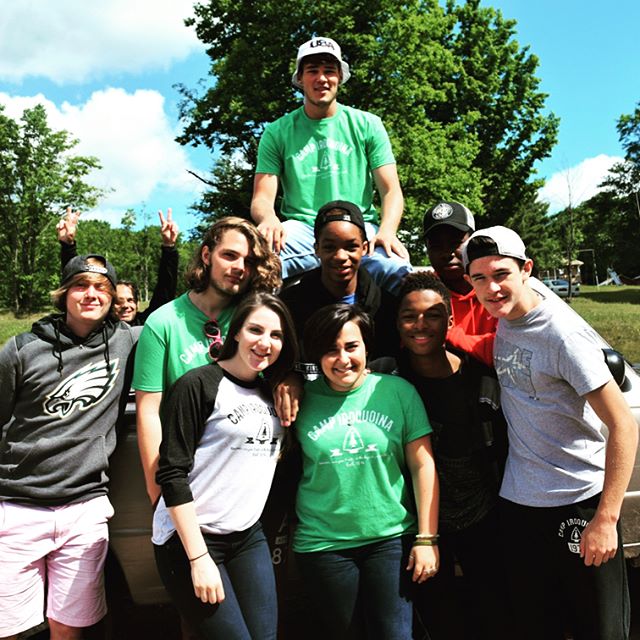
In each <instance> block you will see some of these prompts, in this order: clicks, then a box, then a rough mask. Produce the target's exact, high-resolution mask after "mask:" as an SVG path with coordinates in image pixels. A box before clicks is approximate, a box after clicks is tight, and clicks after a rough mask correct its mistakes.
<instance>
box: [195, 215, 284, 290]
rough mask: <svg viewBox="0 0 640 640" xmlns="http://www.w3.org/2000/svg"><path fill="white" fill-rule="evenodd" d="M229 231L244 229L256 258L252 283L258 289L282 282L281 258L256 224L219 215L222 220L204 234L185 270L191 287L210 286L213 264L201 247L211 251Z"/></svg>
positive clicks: (269, 288) (200, 288) (205, 287)
mask: <svg viewBox="0 0 640 640" xmlns="http://www.w3.org/2000/svg"><path fill="white" fill-rule="evenodd" d="M227 231H237V232H239V233H241V234H242V235H243V236H244V237H245V238H246V239H247V242H248V243H249V251H250V252H251V254H252V256H253V258H254V260H255V265H254V267H253V268H252V272H251V276H250V278H251V280H250V283H249V286H250V287H251V288H252V289H254V290H258V291H274V290H275V289H277V288H278V287H279V286H280V285H281V284H282V278H281V277H280V275H281V273H282V267H281V266H280V259H279V258H278V256H277V255H276V254H275V253H273V251H271V248H270V247H269V245H268V244H267V241H266V240H265V239H264V237H263V236H262V234H261V233H260V232H259V231H258V229H257V227H256V226H255V225H254V224H252V223H251V222H249V221H248V220H245V219H244V218H239V217H236V216H228V217H225V218H220V220H218V221H217V222H215V223H214V224H213V225H211V227H210V228H209V230H208V231H207V233H206V234H205V236H204V238H203V239H202V242H201V243H200V246H199V247H198V249H197V251H196V252H195V253H194V255H193V258H192V260H191V264H190V265H189V269H188V270H187V272H186V274H185V278H186V281H187V286H188V287H189V289H192V290H193V291H196V292H198V293H200V292H202V291H206V289H207V287H208V286H209V271H210V268H211V267H210V266H209V265H206V264H204V262H203V260H202V250H203V249H204V247H207V248H208V249H209V250H210V251H213V249H214V248H215V246H216V245H217V244H218V243H219V242H220V241H221V240H222V237H223V235H224V234H225V233H226V232H227Z"/></svg>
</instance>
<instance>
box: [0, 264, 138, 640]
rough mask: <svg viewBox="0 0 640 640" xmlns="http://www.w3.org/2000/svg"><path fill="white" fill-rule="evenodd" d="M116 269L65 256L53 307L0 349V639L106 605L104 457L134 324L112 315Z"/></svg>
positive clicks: (94, 614) (89, 614) (61, 633)
mask: <svg viewBox="0 0 640 640" xmlns="http://www.w3.org/2000/svg"><path fill="white" fill-rule="evenodd" d="M116 281H117V278H116V273H115V270H114V268H113V267H112V266H111V264H110V263H109V262H107V261H106V259H105V258H104V257H102V256H99V255H88V256H76V257H75V258H72V259H71V260H70V261H69V262H68V263H67V265H66V266H65V268H64V271H63V274H62V282H61V285H60V287H59V288H58V289H56V290H55V291H54V292H53V294H52V299H53V302H54V304H55V306H56V307H57V308H58V309H59V311H60V313H55V314H53V315H49V316H47V317H45V318H43V319H42V320H39V321H38V322H36V323H35V324H34V325H33V327H32V329H31V331H29V332H26V333H22V334H20V335H17V336H15V337H13V338H11V339H9V340H8V342H7V343H6V344H5V346H4V347H3V349H2V351H0V386H1V388H2V397H1V398H0V514H1V515H0V520H1V521H2V532H1V534H0V637H2V638H16V637H17V635H18V634H20V633H21V632H23V631H26V630H27V629H30V628H32V627H35V626H37V625H39V624H40V623H41V622H42V621H43V612H45V614H46V616H47V618H48V621H49V629H50V634H51V639H52V640H62V639H64V640H68V639H73V640H76V639H79V638H81V637H82V628H84V627H89V626H91V625H93V624H95V623H97V622H98V621H99V620H100V619H102V617H103V616H104V615H105V613H106V611H107V606H106V599H105V593H104V584H103V577H102V571H103V566H104V561H105V556H106V554H107V546H108V540H109V533H108V529H107V520H109V518H110V517H111V516H112V515H113V507H112V506H111V504H110V502H109V499H108V497H107V492H108V486H107V485H108V460H109V456H110V455H111V454H112V453H113V451H114V448H115V445H116V423H117V421H118V419H119V416H120V414H121V411H122V410H123V409H124V404H125V400H126V392H127V391H128V389H129V384H128V382H129V380H128V379H127V375H126V373H127V372H128V370H129V367H128V366H127V361H128V358H129V355H130V352H131V350H132V348H133V346H134V344H135V341H136V337H137V334H138V331H139V330H138V329H136V328H135V327H130V326H129V325H128V324H127V323H125V322H122V321H120V320H117V319H112V317H111V311H112V307H113V304H114V300H115V296H116Z"/></svg>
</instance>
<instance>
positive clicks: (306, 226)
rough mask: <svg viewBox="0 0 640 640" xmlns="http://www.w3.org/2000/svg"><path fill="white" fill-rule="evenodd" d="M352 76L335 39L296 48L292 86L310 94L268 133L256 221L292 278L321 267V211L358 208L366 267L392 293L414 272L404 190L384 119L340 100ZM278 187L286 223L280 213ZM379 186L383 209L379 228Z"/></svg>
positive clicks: (254, 205) (262, 154)
mask: <svg viewBox="0 0 640 640" xmlns="http://www.w3.org/2000/svg"><path fill="white" fill-rule="evenodd" d="M349 77H350V72H349V65H348V64H347V63H346V62H345V61H344V60H343V59H342V52H341V50H340V47H339V45H338V43H337V42H335V41H334V40H332V39H331V38H320V37H316V38H312V39H311V40H309V41H308V42H305V43H304V44H303V45H302V46H301V47H300V48H299V49H298V56H297V59H296V70H295V72H294V74H293V77H292V79H291V80H292V83H293V85H294V86H295V87H296V88H297V89H300V90H301V91H302V93H303V94H304V104H303V106H302V107H300V108H298V109H296V110H295V111H292V112H291V113H288V114H286V115H284V116H283V117H281V118H279V119H278V120H276V121H275V122H272V123H271V124H270V125H268V126H267V127H266V129H265V131H264V134H263V136H262V139H261V140H260V146H259V148H258V163H257V166H256V175H255V182H254V190H253V198H252V201H251V216H252V218H253V220H254V221H255V222H256V224H257V225H258V229H259V230H260V232H261V233H262V234H263V235H264V236H265V238H266V239H267V241H268V242H269V243H270V245H271V246H272V247H273V249H274V251H275V252H276V253H279V254H280V259H281V261H282V270H283V274H282V275H283V278H287V277H289V276H292V275H295V274H296V273H300V272H302V271H308V270H309V269H313V268H315V267H317V266H318V260H317V258H316V256H315V253H314V249H313V244H314V238H313V223H314V220H315V216H316V214H317V212H318V210H319V209H320V207H321V206H322V205H323V204H325V203H326V202H329V201H331V200H348V201H350V202H353V203H354V204H356V205H357V206H358V207H359V208H360V210H361V211H362V212H363V213H364V218H365V220H366V222H367V235H368V237H369V244H370V249H369V255H368V256H367V257H366V258H365V259H364V261H363V266H364V267H365V268H367V270H368V271H369V272H370V273H371V275H372V276H373V277H374V279H375V280H376V281H377V282H378V284H380V285H381V286H383V287H384V288H385V289H388V290H391V291H392V290H393V289H394V288H396V287H397V286H398V285H399V282H400V280H401V279H402V277H403V276H404V275H405V273H407V272H408V271H410V270H411V267H410V265H409V263H408V259H409V254H408V252H407V250H406V249H405V247H404V246H403V245H402V243H401V242H400V241H399V240H398V238H397V236H396V232H397V229H398V226H399V224H400V219H401V217H402V209H403V206H404V201H403V196H402V189H401V188H400V182H399V180H398V173H397V171H396V164H395V158H394V156H393V152H392V150H391V144H390V142H389V137H388V135H387V132H386V131H385V128H384V125H383V124H382V121H381V120H380V118H379V117H377V116H375V115H373V114H371V113H368V112H366V111H360V110H358V109H354V108H352V107H347V106H345V105H342V104H339V103H338V101H337V94H338V87H339V85H341V84H344V83H345V82H347V80H348V79H349ZM278 185H280V186H281V187H282V192H283V198H282V205H281V210H280V214H281V217H282V218H284V222H281V221H280V219H279V218H278V215H277V214H276V210H275V201H276V195H277V193H278ZM374 186H375V188H376V189H377V190H378V193H379V195H380V200H381V204H382V207H381V212H380V226H379V227H378V226H377V222H378V214H377V212H376V210H375V208H374V207H373V204H372V203H373V190H374ZM376 247H378V248H377V249H376Z"/></svg>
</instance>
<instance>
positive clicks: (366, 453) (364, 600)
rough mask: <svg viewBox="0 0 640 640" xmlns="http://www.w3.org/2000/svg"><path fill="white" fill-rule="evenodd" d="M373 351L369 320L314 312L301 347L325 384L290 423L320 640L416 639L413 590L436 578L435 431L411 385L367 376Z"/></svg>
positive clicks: (300, 548) (302, 561)
mask: <svg viewBox="0 0 640 640" xmlns="http://www.w3.org/2000/svg"><path fill="white" fill-rule="evenodd" d="M372 339H373V325H372V322H371V319H370V318H369V316H367V314H365V313H363V312H362V311H361V310H360V309H359V308H358V307H357V305H356V306H351V305H347V304H335V305H330V306H327V307H324V308H322V309H320V310H319V311H317V312H316V313H315V314H314V315H313V316H312V317H311V318H310V319H309V322H308V323H307V327H306V329H305V336H304V347H305V353H306V355H307V357H310V358H311V359H312V360H313V361H314V362H315V363H316V364H318V365H319V367H320V368H321V370H322V374H323V376H322V377H321V378H318V379H317V380H314V381H313V382H310V383H308V384H307V385H306V387H305V395H304V399H303V402H302V405H301V408H300V413H299V415H298V419H297V420H296V423H295V434H296V436H297V440H298V441H299V443H300V446H301V450H302V458H303V465H302V466H303V475H302V478H301V480H300V483H299V486H298V493H297V498H296V511H297V514H298V519H299V523H298V526H297V529H296V532H295V534H294V543H293V548H294V551H295V552H296V559H297V561H298V565H299V567H300V570H301V573H302V577H303V579H304V584H305V585H306V587H307V589H308V591H309V594H310V596H311V602H312V603H313V604H314V608H315V613H316V615H317V616H318V618H319V619H320V621H321V623H322V626H323V632H324V634H325V635H324V637H327V638H335V639H336V640H338V639H341V638H351V637H358V638H359V637H365V635H364V634H365V632H366V631H368V632H369V633H370V634H372V637H377V638H383V639H385V640H406V639H407V638H410V637H411V627H412V601H411V598H412V595H413V587H414V584H413V583H416V582H417V583H422V582H424V581H425V580H427V579H428V578H429V577H431V576H433V575H435V573H436V572H437V570H438V546H437V544H438V535H437V526H438V479H437V476H436V473H435V468H434V463H433V456H432V452H431V442H430V435H429V434H430V432H431V427H430V425H429V421H428V419H427V416H426V413H425V410H424V407H423V405H422V401H421V400H420V397H419V396H418V394H417V392H416V390H415V389H414V388H413V387H412V386H411V385H410V384H409V383H408V382H406V381H405V380H403V379H401V378H398V377H395V376H388V375H383V374H376V373H368V372H367V369H366V359H367V351H368V349H369V347H370V344H371V342H372ZM412 489H413V491H412ZM361 634H362V635H361Z"/></svg>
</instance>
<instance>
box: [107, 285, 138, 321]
mask: <svg viewBox="0 0 640 640" xmlns="http://www.w3.org/2000/svg"><path fill="white" fill-rule="evenodd" d="M113 311H114V313H115V314H116V315H117V316H118V318H120V320H123V321H124V322H129V323H131V322H133V321H134V320H135V319H136V314H137V313H138V303H137V302H136V299H135V296H134V295H133V290H132V289H131V287H130V286H129V285H128V284H119V285H117V286H116V299H115V301H114V303H113Z"/></svg>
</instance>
